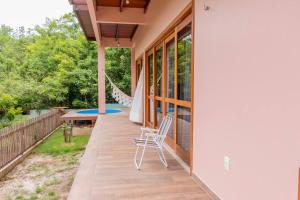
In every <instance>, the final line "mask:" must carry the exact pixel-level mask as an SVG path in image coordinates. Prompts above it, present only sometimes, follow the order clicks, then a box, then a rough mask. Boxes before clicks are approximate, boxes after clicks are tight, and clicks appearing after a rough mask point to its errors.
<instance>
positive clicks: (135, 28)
mask: <svg viewBox="0 0 300 200" xmlns="http://www.w3.org/2000/svg"><path fill="white" fill-rule="evenodd" d="M138 27H139V25H136V26H135V27H134V29H133V31H132V33H131V36H130V41H132V38H133V37H134V35H135V32H136V30H137V29H138Z"/></svg>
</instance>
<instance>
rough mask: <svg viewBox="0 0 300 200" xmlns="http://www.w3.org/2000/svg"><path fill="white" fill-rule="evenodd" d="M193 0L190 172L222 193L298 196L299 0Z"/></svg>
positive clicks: (251, 199) (236, 199) (232, 198)
mask: <svg viewBox="0 0 300 200" xmlns="http://www.w3.org/2000/svg"><path fill="white" fill-rule="evenodd" d="M195 4H196V8H195V9H196V12H195V13H196V16H195V20H196V22H195V25H196V29H195V32H196V34H195V98H194V101H195V103H194V111H195V112H194V119H195V123H194V151H193V153H194V162H193V163H194V169H193V173H195V174H196V175H197V176H198V177H199V178H200V179H201V180H202V181H203V182H204V183H205V184H207V185H208V186H209V187H210V188H211V189H212V190H213V191H214V192H215V193H216V194H217V195H218V196H219V197H220V198H221V199H223V200H296V197H297V176H298V174H297V173H298V167H299V166H300V11H299V8H300V1H298V0H286V1H282V0H263V1H259V0H254V1H253V0H245V1H240V0H226V1H225V0H223V1H210V0H203V1H200V0H195ZM204 4H206V5H207V6H210V9H209V10H208V11H204V9H203V6H204ZM225 155H227V156H229V157H230V159H231V169H230V171H229V172H226V171H225V170H224V167H223V159H224V156H225Z"/></svg>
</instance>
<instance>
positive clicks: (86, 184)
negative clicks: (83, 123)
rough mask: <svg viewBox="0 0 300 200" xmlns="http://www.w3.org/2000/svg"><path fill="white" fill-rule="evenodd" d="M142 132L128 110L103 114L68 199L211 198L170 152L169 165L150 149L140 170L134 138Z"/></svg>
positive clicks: (167, 155) (156, 199)
mask: <svg viewBox="0 0 300 200" xmlns="http://www.w3.org/2000/svg"><path fill="white" fill-rule="evenodd" d="M139 134H140V127H139V126H138V125H136V124H134V123H131V122H130V121H129V120H128V112H126V111H125V112H122V113H118V114H111V115H103V116H99V118H98V120H97V122H96V125H95V128H94V130H93V133H92V135H91V138H90V141H89V143H88V146H87V148H86V151H85V154H84V156H83V158H82V159H81V164H80V166H79V169H78V171H77V174H76V177H75V180H74V183H73V185H72V188H71V192H70V194H69V197H68V199H69V200H79V199H80V200H82V199H87V200H94V199H95V200H96V199H97V200H98V199H101V200H129V199H130V200H150V199H151V200H185V199H187V200H196V199H198V200H210V198H209V196H208V194H207V193H206V192H205V191H203V190H202V189H201V188H200V186H199V185H197V184H196V183H195V182H194V181H193V179H192V178H191V177H190V176H189V174H188V173H187V172H186V171H185V170H184V169H183V168H182V167H181V166H180V165H179V164H178V162H177V161H176V160H175V159H174V158H173V157H172V156H171V155H169V154H168V153H167V152H166V157H167V161H168V164H169V167H168V168H165V167H164V166H163V165H162V164H161V163H160V161H159V159H158V156H157V153H156V152H155V151H151V150H149V151H147V152H146V154H145V157H144V162H143V165H142V169H141V170H140V171H138V170H137V169H136V168H135V165H134V162H133V157H134V153H135V145H134V143H133V139H134V138H136V137H138V136H139Z"/></svg>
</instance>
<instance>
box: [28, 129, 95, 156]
mask: <svg viewBox="0 0 300 200" xmlns="http://www.w3.org/2000/svg"><path fill="white" fill-rule="evenodd" d="M88 140H89V136H85V135H84V136H73V137H72V138H71V143H65V142H64V135H63V129H62V128H60V129H58V130H56V131H55V133H53V134H52V135H51V136H50V137H49V138H47V139H46V140H45V141H44V143H42V144H40V145H39V146H37V148H35V149H34V152H35V153H45V154H50V155H63V154H67V153H76V152H78V151H81V150H84V149H85V146H86V144H87V143H88Z"/></svg>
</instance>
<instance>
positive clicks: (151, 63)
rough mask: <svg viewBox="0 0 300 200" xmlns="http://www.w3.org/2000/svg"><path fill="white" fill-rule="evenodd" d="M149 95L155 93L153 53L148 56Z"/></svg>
mask: <svg viewBox="0 0 300 200" xmlns="http://www.w3.org/2000/svg"><path fill="white" fill-rule="evenodd" d="M148 69H149V71H148V72H149V73H148V86H149V87H148V95H152V94H153V54H151V55H150V56H148Z"/></svg>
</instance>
